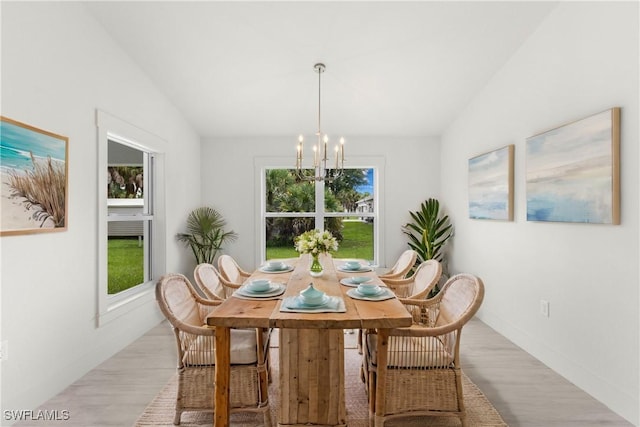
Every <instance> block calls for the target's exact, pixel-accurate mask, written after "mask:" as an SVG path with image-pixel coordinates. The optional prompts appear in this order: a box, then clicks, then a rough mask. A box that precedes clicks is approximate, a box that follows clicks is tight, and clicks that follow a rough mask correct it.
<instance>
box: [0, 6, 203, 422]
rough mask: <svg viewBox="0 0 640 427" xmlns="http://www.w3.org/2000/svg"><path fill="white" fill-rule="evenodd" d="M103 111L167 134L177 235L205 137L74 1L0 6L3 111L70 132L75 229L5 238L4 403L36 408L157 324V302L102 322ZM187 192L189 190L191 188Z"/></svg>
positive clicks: (179, 261)
mask: <svg viewBox="0 0 640 427" xmlns="http://www.w3.org/2000/svg"><path fill="white" fill-rule="evenodd" d="M97 108H99V109H101V110H103V111H106V112H108V113H109V114H111V115H113V116H116V117H118V118H120V119H122V120H125V121H127V122H129V123H131V124H133V125H135V126H138V127H140V128H142V129H145V130H147V131H149V132H152V133H154V134H156V135H158V136H160V137H161V138H163V139H164V140H165V141H167V145H168V152H167V156H166V163H165V165H166V170H167V180H166V189H167V211H166V220H167V221H166V224H167V242H168V244H167V269H168V270H170V271H180V272H184V271H185V270H186V266H187V264H188V261H187V258H188V253H187V252H186V251H184V249H183V248H182V247H181V246H178V244H177V243H176V242H175V239H173V238H172V237H171V236H173V235H175V233H176V232H178V231H179V230H181V229H182V227H183V224H184V220H185V218H186V215H187V214H186V212H188V211H189V210H190V209H191V208H194V207H196V206H198V205H199V203H200V172H199V169H200V162H199V154H200V141H199V137H198V136H197V135H196V134H195V133H194V132H193V131H192V129H191V128H190V127H189V126H188V125H187V123H186V122H185V121H184V120H183V118H182V117H181V115H180V114H179V112H178V111H176V110H175V108H174V107H173V106H172V105H171V104H170V103H169V102H168V101H167V100H166V99H165V98H164V97H163V96H161V95H160V94H159V92H158V91H157V90H156V89H155V87H154V86H153V85H152V83H151V82H150V81H149V80H148V78H146V77H145V76H144V75H143V74H142V73H141V72H140V71H139V69H138V68H137V67H136V66H135V65H134V64H133V63H132V62H131V60H130V59H129V58H128V57H126V56H125V55H124V53H123V51H122V50H121V49H120V48H119V47H118V46H117V45H115V44H114V43H113V42H112V40H111V39H110V38H109V37H108V36H107V35H106V34H105V33H104V31H103V30H102V28H101V27H100V26H99V24H97V22H96V21H94V20H93V18H91V17H90V15H88V14H87V13H86V12H85V9H84V7H83V6H82V5H81V4H79V3H70V2H43V3H30V2H22V3H7V2H3V4H2V115H4V116H7V117H10V118H12V119H15V120H19V121H22V122H25V123H28V124H31V125H33V126H36V127H38V128H41V129H45V130H48V131H51V132H54V133H57V134H61V135H65V136H68V137H69V158H68V160H69V198H68V200H69V206H68V230H67V231H65V232H59V233H45V234H35V235H25V236H6V237H2V239H1V240H0V242H1V244H2V271H1V275H2V276H1V277H2V340H6V341H8V343H9V349H10V352H9V358H8V360H4V361H2V409H3V410H4V409H12V410H19V409H32V408H35V407H37V406H38V405H39V404H41V403H42V402H44V401H45V400H47V399H48V398H50V397H51V396H53V395H55V394H56V393H58V392H59V391H61V390H62V389H63V388H64V387H66V386H67V385H68V384H70V383H71V382H73V381H74V380H76V379H78V378H79V377H80V376H81V375H83V374H84V373H85V372H86V371H88V370H89V369H91V368H93V367H94V366H96V365H97V364H99V363H100V362H102V361H103V360H105V359H107V358H108V357H110V356H111V355H112V354H114V353H115V352H117V351H118V350H120V349H121V348H123V347H124V346H126V345H127V344H128V343H129V342H131V341H132V340H134V339H135V338H137V337H138V336H140V335H141V334H143V333H144V332H146V331H147V330H148V329H149V328H150V327H152V326H153V325H155V324H157V323H158V322H159V321H160V320H161V316H160V314H159V311H158V310H157V308H156V305H155V301H153V300H151V301H149V302H148V303H147V304H145V305H143V306H142V307H140V308H138V309H136V310H134V311H132V312H129V313H128V314H126V315H124V316H122V317H120V318H118V319H116V320H114V321H112V322H111V323H109V324H107V325H105V326H103V327H100V328H96V319H95V317H96V311H97V282H96V279H97V265H96V259H97V244H96V235H97V217H98V213H97V210H96V209H97V197H98V196H97V195H96V192H97V174H98V173H102V172H103V171H96V164H97V137H96V136H97V132H96V125H95V114H96V113H95V112H96V109H97ZM186 189H188V190H189V191H185V190H186Z"/></svg>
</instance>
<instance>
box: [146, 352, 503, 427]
mask: <svg viewBox="0 0 640 427" xmlns="http://www.w3.org/2000/svg"><path fill="white" fill-rule="evenodd" d="M271 355H272V356H271V357H272V362H273V363H272V369H273V372H272V373H273V375H274V378H277V375H278V372H277V368H278V363H277V357H278V350H277V348H273V349H272V350H271ZM344 357H345V394H346V407H347V424H348V425H349V427H368V426H369V421H368V417H369V410H368V404H367V396H366V393H365V389H364V384H363V382H362V381H361V380H360V363H361V360H362V356H361V355H360V354H358V352H357V350H355V349H346V350H345V352H344ZM462 377H463V383H462V387H463V390H464V399H465V400H464V401H465V406H466V408H467V421H468V425H469V426H471V427H476V426H482V427H498V426H500V427H502V426H507V424H506V423H505V422H504V421H503V419H502V417H501V416H500V414H499V413H498V411H496V409H495V408H494V407H493V405H491V402H489V400H488V399H487V398H486V396H485V395H484V394H483V393H482V391H480V389H478V387H477V386H476V385H475V384H473V383H472V382H471V381H470V380H469V378H467V376H466V375H464V374H463V376H462ZM176 389H177V377H175V376H174V377H173V378H172V379H171V380H170V381H169V383H167V385H166V386H165V387H164V388H163V389H162V391H160V393H159V394H158V395H157V396H156V397H155V398H154V400H153V401H152V402H151V403H150V404H149V406H147V408H146V409H145V411H144V412H143V414H142V415H141V416H140V418H138V420H137V421H136V423H135V424H134V427H148V426H155V427H162V426H173V417H174V414H175V412H174V409H175V396H176ZM269 401H270V403H271V419H272V424H273V425H274V426H275V425H277V407H278V386H277V381H273V382H272V383H271V385H270V386H269ZM230 421H231V423H230V424H231V426H232V427H262V426H264V420H263V417H262V415H259V414H252V413H235V414H232V415H231V420H230ZM212 424H213V416H212V414H210V413H204V412H184V413H183V414H182V421H181V423H180V425H181V426H184V427H194V426H203V425H212ZM385 426H386V427H427V426H429V427H454V426H460V420H459V419H457V418H453V417H415V418H402V419H395V420H390V421H387V422H386V423H385Z"/></svg>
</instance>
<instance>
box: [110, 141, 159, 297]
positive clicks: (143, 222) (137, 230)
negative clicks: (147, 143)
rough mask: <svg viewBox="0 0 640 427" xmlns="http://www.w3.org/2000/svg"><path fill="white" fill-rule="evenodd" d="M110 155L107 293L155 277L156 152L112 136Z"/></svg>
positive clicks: (111, 293) (133, 285)
mask: <svg viewBox="0 0 640 427" xmlns="http://www.w3.org/2000/svg"><path fill="white" fill-rule="evenodd" d="M107 157H108V159H109V163H108V167H107V188H106V189H105V197H107V222H108V224H107V242H108V243H107V293H108V294H109V295H115V294H118V293H120V292H123V291H126V290H127V289H130V288H133V287H135V286H138V285H140V284H142V283H144V282H147V281H149V280H150V279H151V277H150V276H151V271H152V265H151V261H152V259H153V245H152V233H151V230H152V227H153V212H154V209H153V208H154V207H153V200H152V199H151V197H150V195H151V194H153V188H152V187H151V186H152V185H153V179H152V177H153V164H154V154H153V153H150V152H147V151H143V150H139V149H137V148H135V147H131V146H129V145H128V144H127V143H126V142H125V141H119V140H118V139H117V137H115V136H111V137H110V138H109V141H108V154H107ZM145 181H147V188H146V190H147V191H146V192H145V191H144V190H145Z"/></svg>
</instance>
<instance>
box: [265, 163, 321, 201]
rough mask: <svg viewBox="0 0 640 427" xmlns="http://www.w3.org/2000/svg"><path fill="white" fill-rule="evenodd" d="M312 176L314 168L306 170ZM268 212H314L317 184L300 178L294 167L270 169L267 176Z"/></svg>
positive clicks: (266, 198)
mask: <svg viewBox="0 0 640 427" xmlns="http://www.w3.org/2000/svg"><path fill="white" fill-rule="evenodd" d="M304 173H305V175H308V176H312V175H313V170H311V169H309V170H305V171H304ZM265 178H266V179H265V183H266V185H265V191H266V194H265V201H266V211H267V212H314V211H315V208H316V202H315V186H314V182H313V181H303V180H300V179H299V178H298V177H297V176H296V173H295V171H294V170H292V169H269V170H267V171H266V176H265Z"/></svg>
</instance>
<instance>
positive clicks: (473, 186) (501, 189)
mask: <svg viewBox="0 0 640 427" xmlns="http://www.w3.org/2000/svg"><path fill="white" fill-rule="evenodd" d="M513 151H514V146H513V145H507V146H506V147H503V148H500V149H497V150H494V151H490V152H488V153H485V154H481V155H479V156H476V157H473V158H471V159H469V174H468V180H469V218H473V219H494V220H504V221H512V220H513Z"/></svg>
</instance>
